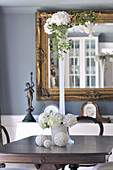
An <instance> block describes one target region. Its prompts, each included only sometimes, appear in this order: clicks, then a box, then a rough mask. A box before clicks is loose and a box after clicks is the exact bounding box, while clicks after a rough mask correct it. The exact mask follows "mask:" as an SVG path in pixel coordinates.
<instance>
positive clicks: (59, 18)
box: [44, 10, 99, 59]
mask: <svg viewBox="0 0 113 170" xmlns="http://www.w3.org/2000/svg"><path fill="white" fill-rule="evenodd" d="M70 16H71V18H70ZM70 16H69V14H68V13H67V12H65V11H59V12H57V13H54V14H53V15H52V17H51V18H48V19H47V20H46V23H45V25H44V30H45V33H47V34H52V35H51V37H52V38H51V40H50V47H51V52H52V53H53V52H55V51H56V50H57V51H58V55H57V58H62V59H63V54H62V53H66V51H67V50H69V49H70V48H71V40H69V41H67V35H66V34H67V30H68V29H69V28H72V27H73V26H74V25H80V26H81V32H86V33H87V34H89V36H92V32H94V28H93V25H94V24H95V23H96V21H97V20H99V17H98V15H97V14H96V13H95V12H94V10H89V11H84V12H80V13H79V12H78V13H75V12H72V13H71V15H70ZM73 23H75V24H73Z"/></svg>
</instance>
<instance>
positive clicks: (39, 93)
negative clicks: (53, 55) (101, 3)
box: [35, 10, 113, 101]
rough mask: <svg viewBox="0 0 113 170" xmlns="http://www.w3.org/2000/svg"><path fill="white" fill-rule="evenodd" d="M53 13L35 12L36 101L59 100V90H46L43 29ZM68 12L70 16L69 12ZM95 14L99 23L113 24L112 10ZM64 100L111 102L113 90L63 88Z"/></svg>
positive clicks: (46, 37)
mask: <svg viewBox="0 0 113 170" xmlns="http://www.w3.org/2000/svg"><path fill="white" fill-rule="evenodd" d="M54 12H56V11H54ZM54 12H53V11H51V12H36V18H35V19H36V20H35V24H36V100H38V101H51V100H52V101H56V100H59V89H58V88H54V89H53V88H48V35H47V34H46V33H45V32H44V27H43V26H44V23H45V22H46V19H47V18H49V17H51V15H52V14H53V13H54ZM68 12H69V13H70V15H71V11H68ZM74 12H83V11H74ZM95 12H96V13H98V15H100V16H101V21H100V22H101V23H113V10H101V11H95ZM65 100H66V101H88V100H90V101H91V100H92V101H112V100H113V88H78V89H74V88H65Z"/></svg>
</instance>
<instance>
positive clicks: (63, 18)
mask: <svg viewBox="0 0 113 170" xmlns="http://www.w3.org/2000/svg"><path fill="white" fill-rule="evenodd" d="M69 22H70V17H69V14H68V13H67V12H65V11H61V12H60V11H59V12H57V13H54V14H53V15H52V17H51V18H48V19H47V20H46V23H45V24H44V31H45V32H46V33H47V34H52V28H51V25H52V24H56V25H57V26H60V25H67V24H68V23H69Z"/></svg>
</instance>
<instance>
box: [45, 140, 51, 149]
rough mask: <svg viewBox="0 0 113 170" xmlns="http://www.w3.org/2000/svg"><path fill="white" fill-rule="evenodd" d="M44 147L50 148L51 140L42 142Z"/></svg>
mask: <svg viewBox="0 0 113 170" xmlns="http://www.w3.org/2000/svg"><path fill="white" fill-rule="evenodd" d="M44 146H45V147H46V148H50V147H51V146H52V142H51V140H45V141H44Z"/></svg>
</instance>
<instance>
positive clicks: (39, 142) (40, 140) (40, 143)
mask: <svg viewBox="0 0 113 170" xmlns="http://www.w3.org/2000/svg"><path fill="white" fill-rule="evenodd" d="M46 139H47V138H46V136H44V135H38V136H37V137H36V138H35V142H36V144H37V145H38V146H44V141H45V140H46Z"/></svg>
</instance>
